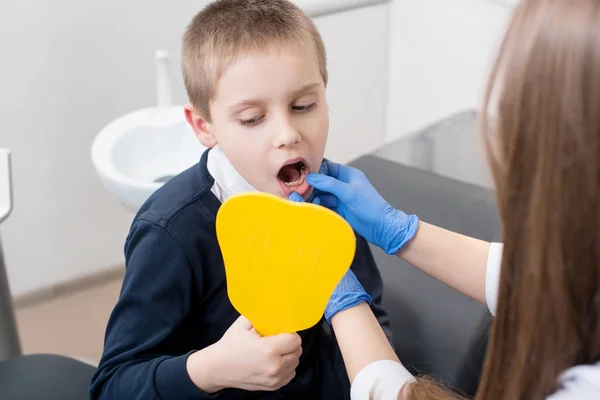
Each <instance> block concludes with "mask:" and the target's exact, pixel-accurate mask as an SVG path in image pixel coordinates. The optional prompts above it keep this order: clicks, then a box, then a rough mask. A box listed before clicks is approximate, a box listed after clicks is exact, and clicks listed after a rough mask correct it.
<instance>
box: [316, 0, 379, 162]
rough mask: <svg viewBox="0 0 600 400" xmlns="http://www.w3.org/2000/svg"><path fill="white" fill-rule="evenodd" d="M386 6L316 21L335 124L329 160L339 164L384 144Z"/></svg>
mask: <svg viewBox="0 0 600 400" xmlns="http://www.w3.org/2000/svg"><path fill="white" fill-rule="evenodd" d="M388 6H389V4H386V3H384V4H380V5H376V6H370V7H366V8H360V9H355V10H352V11H347V12H344V13H338V14H333V15H329V16H325V17H320V18H315V23H316V25H317V27H318V29H319V31H320V32H321V35H322V37H323V40H324V42H325V46H326V47H327V54H328V63H329V86H328V88H327V98H328V102H329V114H330V123H331V125H330V129H329V140H328V144H327V151H326V153H325V155H326V157H328V158H330V159H332V160H335V161H337V162H342V163H344V162H347V161H350V160H352V159H354V158H356V157H359V156H361V155H363V154H366V153H368V152H370V151H372V150H373V149H375V148H378V147H379V146H381V145H382V144H383V140H384V137H385V108H386V100H387V88H388V35H389V29H388Z"/></svg>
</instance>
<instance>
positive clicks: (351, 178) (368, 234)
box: [290, 161, 419, 254]
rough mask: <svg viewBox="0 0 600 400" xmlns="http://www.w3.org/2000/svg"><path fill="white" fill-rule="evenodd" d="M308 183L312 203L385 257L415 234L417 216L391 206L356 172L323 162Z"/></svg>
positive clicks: (397, 249) (398, 248) (365, 178)
mask: <svg viewBox="0 0 600 400" xmlns="http://www.w3.org/2000/svg"><path fill="white" fill-rule="evenodd" d="M307 181H308V183H309V184H310V185H311V186H313V187H314V188H315V189H316V192H317V193H316V194H315V198H314V199H313V203H315V204H320V205H322V206H324V207H327V208H329V209H331V210H333V211H335V212H337V213H338V214H339V215H341V216H342V217H343V218H344V219H345V220H346V221H348V223H349V224H350V225H351V226H352V228H353V229H354V230H355V231H356V232H358V233H359V234H360V235H361V236H362V237H364V238H365V239H367V240H368V241H369V242H371V243H373V244H374V245H376V246H379V247H381V248H382V249H383V250H384V251H385V252H386V253H387V254H396V253H397V252H398V251H399V250H400V249H401V248H402V247H403V246H404V245H405V244H406V243H407V242H409V241H410V240H411V239H412V238H413V237H414V236H415V234H416V233H417V228H418V227H419V219H418V217H417V216H416V215H406V214H405V213H404V212H402V211H400V210H397V209H395V208H394V207H392V206H391V205H390V204H389V203H388V202H387V201H385V200H384V199H383V197H381V195H380V194H379V193H377V190H375V188H374V187H373V186H372V185H371V183H370V182H369V180H368V179H367V177H366V176H365V174H364V173H363V172H362V171H360V170H358V169H355V168H352V167H348V166H345V165H340V164H336V163H333V162H331V161H324V162H323V164H322V166H321V169H320V171H319V173H318V174H309V175H308V176H307ZM293 194H294V193H292V195H293ZM298 197H300V196H298ZM290 198H291V196H290Z"/></svg>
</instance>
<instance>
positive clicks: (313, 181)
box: [306, 174, 351, 202]
mask: <svg viewBox="0 0 600 400" xmlns="http://www.w3.org/2000/svg"><path fill="white" fill-rule="evenodd" d="M306 180H307V181H308V184H309V185H311V186H312V187H314V188H315V189H317V190H319V191H321V192H325V193H330V194H333V195H334V196H336V197H337V198H339V199H340V200H342V201H343V202H347V201H349V200H351V195H350V193H351V191H350V186H349V185H348V184H347V183H344V182H342V181H339V180H337V179H336V178H333V177H331V176H327V175H321V174H309V175H308V176H307V177H306ZM319 197H320V196H319Z"/></svg>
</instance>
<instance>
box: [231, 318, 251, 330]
mask: <svg viewBox="0 0 600 400" xmlns="http://www.w3.org/2000/svg"><path fill="white" fill-rule="evenodd" d="M231 328H235V329H240V330H247V331H249V330H252V329H254V327H253V326H252V324H251V323H250V321H248V319H247V318H246V317H244V316H243V315H240V316H239V318H238V319H236V320H235V322H234V323H233V324H231Z"/></svg>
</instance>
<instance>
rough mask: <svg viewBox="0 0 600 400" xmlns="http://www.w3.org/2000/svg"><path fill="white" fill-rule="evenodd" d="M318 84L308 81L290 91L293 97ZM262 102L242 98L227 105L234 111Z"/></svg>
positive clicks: (258, 104)
mask: <svg viewBox="0 0 600 400" xmlns="http://www.w3.org/2000/svg"><path fill="white" fill-rule="evenodd" d="M319 85H320V83H319V82H313V83H309V84H306V85H304V86H302V87H300V88H298V89H296V90H294V91H293V92H291V94H292V96H293V97H295V96H298V95H299V94H301V93H304V92H307V91H309V90H310V89H314V88H316V87H318V86H319ZM263 103H264V102H263V101H262V100H260V99H247V100H242V101H240V102H238V103H235V104H232V105H231V106H229V109H230V110H231V111H233V112H235V111H237V110H240V109H242V108H245V107H253V106H260V105H261V104H263Z"/></svg>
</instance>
